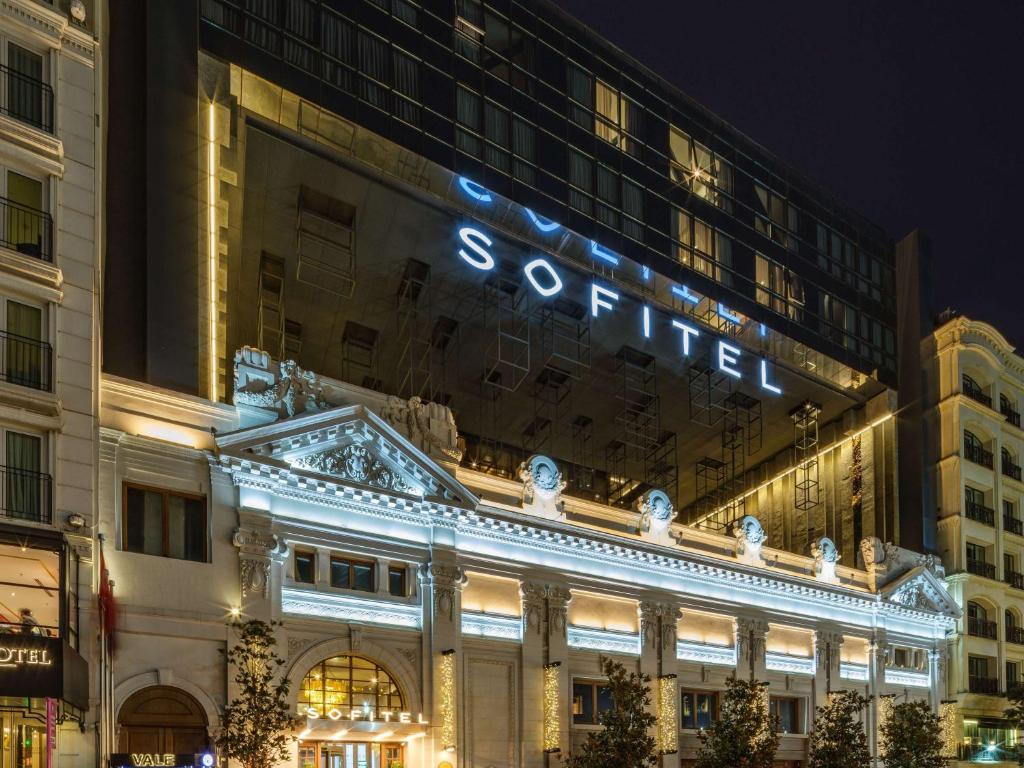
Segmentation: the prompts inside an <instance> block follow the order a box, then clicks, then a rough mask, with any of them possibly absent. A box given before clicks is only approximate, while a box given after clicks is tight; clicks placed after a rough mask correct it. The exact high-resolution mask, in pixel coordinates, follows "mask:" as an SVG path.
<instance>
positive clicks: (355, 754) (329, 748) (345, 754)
mask: <svg viewBox="0 0 1024 768" xmlns="http://www.w3.org/2000/svg"><path fill="white" fill-rule="evenodd" d="M404 758H405V755H404V745H402V744H400V743H399V744H389V743H381V742H376V741H347V742H309V741H305V742H302V743H301V744H300V745H299V768H404V766H405V762H404Z"/></svg>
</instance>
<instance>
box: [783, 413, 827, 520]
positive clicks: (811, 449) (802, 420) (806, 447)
mask: <svg viewBox="0 0 1024 768" xmlns="http://www.w3.org/2000/svg"><path fill="white" fill-rule="evenodd" d="M789 415H790V416H791V417H792V419H793V460H794V461H795V462H796V473H795V477H794V480H793V495H794V498H793V505H794V506H795V507H796V508H797V509H800V510H810V509H813V508H814V507H816V506H818V504H820V503H821V485H820V482H819V476H818V469H819V467H818V416H820V415H821V406H820V405H818V404H817V403H812V402H811V401H810V400H807V401H805V402H803V403H801V404H800V405H799V406H798V407H797V408H795V409H794V410H793V411H791V412H790V414H789Z"/></svg>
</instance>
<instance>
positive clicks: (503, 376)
mask: <svg viewBox="0 0 1024 768" xmlns="http://www.w3.org/2000/svg"><path fill="white" fill-rule="evenodd" d="M483 307H484V322H485V327H487V328H488V329H489V330H490V329H492V330H493V331H494V337H493V338H492V339H491V342H490V344H489V345H488V346H487V351H486V353H485V355H484V361H485V369H484V379H485V381H494V382H497V383H495V384H494V386H497V387H501V388H502V389H507V390H509V391H510V392H515V391H516V390H518V389H519V387H520V385H522V383H523V382H524V381H525V380H526V377H527V376H529V375H530V294H529V293H528V292H527V291H525V290H524V289H523V286H522V283H521V280H520V276H519V273H518V271H516V268H515V266H514V265H513V264H511V263H510V262H505V261H502V262H501V263H500V265H499V267H498V269H496V270H495V271H494V274H493V275H492V276H491V277H490V278H489V279H488V280H487V282H486V283H484V296H483Z"/></svg>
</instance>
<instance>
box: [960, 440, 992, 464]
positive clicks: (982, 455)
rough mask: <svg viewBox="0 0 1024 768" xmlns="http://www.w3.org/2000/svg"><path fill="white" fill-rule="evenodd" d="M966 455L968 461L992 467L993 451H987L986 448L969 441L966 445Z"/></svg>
mask: <svg viewBox="0 0 1024 768" xmlns="http://www.w3.org/2000/svg"><path fill="white" fill-rule="evenodd" d="M964 456H965V457H966V458H967V460H968V461H973V462H974V463H975V464H981V466H983V467H988V468H989V469H992V451H986V450H985V449H984V448H981V447H979V446H977V445H971V444H970V443H968V444H966V445H965V446H964Z"/></svg>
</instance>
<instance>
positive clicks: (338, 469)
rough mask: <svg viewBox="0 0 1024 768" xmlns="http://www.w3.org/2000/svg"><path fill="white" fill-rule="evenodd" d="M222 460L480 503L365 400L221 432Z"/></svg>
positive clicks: (310, 478)
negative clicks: (235, 430)
mask: <svg viewBox="0 0 1024 768" xmlns="http://www.w3.org/2000/svg"><path fill="white" fill-rule="evenodd" d="M217 444H218V447H219V448H220V452H221V463H222V464H226V463H231V462H233V461H236V462H242V463H244V464H248V465H250V466H256V465H264V466H266V467H267V468H268V470H272V472H274V473H278V474H281V473H283V474H286V475H290V476H293V477H299V478H301V477H302V476H306V477H307V483H306V484H308V485H310V486H311V487H316V486H317V485H318V484H319V485H320V486H322V485H323V484H324V483H325V482H326V483H334V484H336V485H339V486H344V485H351V486H354V487H369V488H372V489H376V490H380V491H383V492H390V493H398V494H403V495H407V496H412V497H420V498H424V499H433V500H437V501H442V502H444V503H451V504H475V503H476V499H475V497H474V496H473V494H472V493H471V492H470V491H469V490H467V489H466V488H465V487H464V486H463V485H462V484H460V483H459V482H458V481H457V480H455V479H454V478H453V477H452V476H451V475H450V474H448V472H446V471H445V470H444V469H443V468H441V467H440V466H439V465H438V464H437V463H435V462H434V461H433V460H432V459H430V458H429V457H427V456H426V455H425V454H424V453H423V451H421V450H420V449H419V448H417V447H416V446H414V445H412V444H411V443H410V442H409V440H408V439H407V438H406V437H405V436H404V435H402V434H400V433H399V432H398V431H397V430H396V429H395V428H394V427H392V426H391V425H390V424H389V423H388V422H386V421H385V420H384V419H382V418H381V417H380V416H378V415H377V414H375V413H374V412H373V411H371V410H369V409H368V408H366V407H364V406H361V405H352V406H346V407H339V408H333V409H330V410H327V411H319V412H312V413H305V414H302V415H297V416H295V417H293V418H291V419H288V420H286V421H276V422H273V423H270V424H264V425H261V426H255V427H250V428H248V429H243V430H240V431H238V432H234V433H232V434H230V435H221V436H218V438H217Z"/></svg>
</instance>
